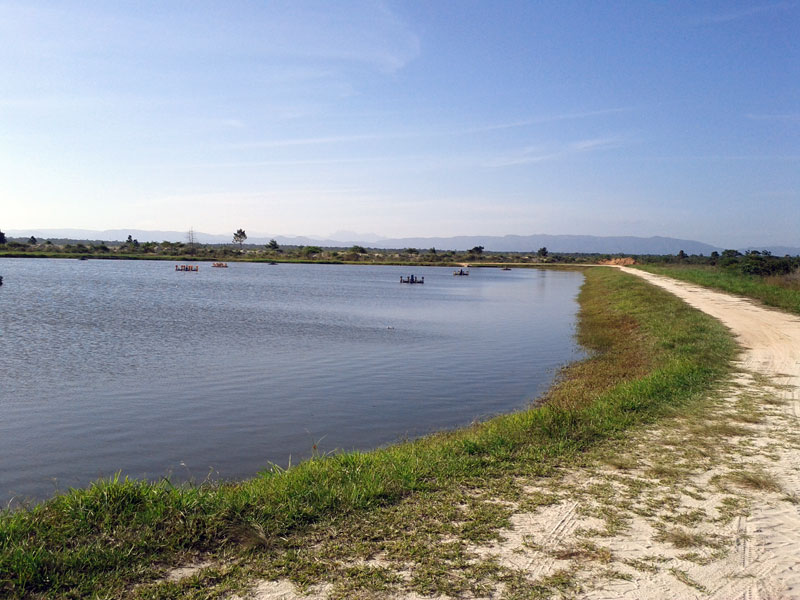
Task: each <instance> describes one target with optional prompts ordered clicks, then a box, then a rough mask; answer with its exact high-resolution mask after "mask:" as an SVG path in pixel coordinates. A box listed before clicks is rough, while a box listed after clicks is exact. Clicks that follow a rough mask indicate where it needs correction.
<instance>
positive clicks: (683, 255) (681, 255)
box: [678, 250, 687, 260]
mask: <svg viewBox="0 0 800 600" xmlns="http://www.w3.org/2000/svg"><path fill="white" fill-rule="evenodd" d="M686 257H687V255H686V252H684V251H683V250H681V251H679V252H678V260H686Z"/></svg>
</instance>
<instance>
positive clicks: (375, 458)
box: [0, 269, 735, 598]
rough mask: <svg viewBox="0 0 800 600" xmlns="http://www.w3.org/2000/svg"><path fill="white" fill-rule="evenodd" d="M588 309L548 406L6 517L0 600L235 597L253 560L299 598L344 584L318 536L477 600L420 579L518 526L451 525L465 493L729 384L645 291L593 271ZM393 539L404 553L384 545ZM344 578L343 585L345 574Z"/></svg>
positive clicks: (665, 298)
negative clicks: (389, 442) (200, 563)
mask: <svg viewBox="0 0 800 600" xmlns="http://www.w3.org/2000/svg"><path fill="white" fill-rule="evenodd" d="M580 304H581V310H580V326H579V339H580V341H581V342H582V343H583V344H584V345H585V346H587V347H588V348H591V349H592V350H593V351H594V355H593V356H592V357H591V358H590V359H588V360H585V361H582V362H580V363H576V364H574V365H572V366H570V367H568V368H566V369H565V370H564V372H563V374H562V377H561V378H560V380H559V382H558V383H557V384H556V385H554V386H553V388H552V389H551V390H550V392H549V393H548V394H547V395H546V397H545V400H546V404H545V405H544V406H542V407H540V408H537V409H531V410H526V411H523V412H518V413H514V414H510V415H505V416H501V417H497V418H495V419H492V420H490V421H488V422H486V423H483V424H477V425H474V426H471V427H468V428H465V429H462V430H458V431H454V432H445V433H441V434H436V435H432V436H429V437H426V438H423V439H420V440H416V441H413V442H408V443H404V444H398V445H395V446H391V447H388V448H384V449H380V450H377V451H373V452H366V453H362V452H353V453H346V454H338V455H332V456H326V457H319V458H315V459H312V460H309V461H307V462H305V463H302V464H300V465H297V466H295V467H292V468H291V469H289V470H287V471H284V470H281V469H278V468H273V469H269V470H267V471H265V472H263V473H261V474H259V475H258V476H256V477H254V478H252V479H250V480H247V481H243V482H239V483H233V484H224V485H212V484H204V485H201V486H199V487H188V486H181V487H174V486H172V485H171V484H170V483H169V482H166V481H162V482H158V483H147V482H141V481H129V480H125V479H120V478H116V479H113V480H110V481H99V482H96V483H95V484H93V485H92V486H90V487H89V488H87V489H79V490H72V491H70V492H68V493H65V494H62V495H59V496H56V497H55V498H52V499H51V500H49V501H47V502H44V503H42V504H40V505H37V506H33V507H30V508H26V509H21V510H15V511H5V512H2V513H0V596H3V597H10V598H22V597H31V596H38V597H46V598H68V597H82V596H94V595H96V596H100V597H109V598H122V597H130V596H131V595H132V594H131V590H132V589H137V590H145V591H140V592H137V594H138V595H139V596H140V597H171V598H172V597H195V596H192V595H191V594H193V593H195V594H196V593H197V590H196V589H195V590H194V592H192V591H187V589H186V588H187V586H188V584H187V585H176V584H161V583H158V581H157V580H158V578H159V576H160V575H159V569H158V568H157V567H158V566H159V565H171V564H178V563H180V562H182V561H185V560H187V557H192V556H198V555H203V556H206V557H209V556H210V557H212V559H216V560H217V561H218V562H219V563H220V564H226V565H234V566H233V567H230V568H228V567H226V569H227V570H225V572H224V573H222V571H220V572H219V573H217V572H216V571H214V570H211V571H210V572H211V575H209V577H210V578H211V579H209V580H208V581H206V582H205V583H204V584H203V585H204V586H206V587H207V590H206V596H202V594H201V596H198V597H210V596H209V595H210V594H211V592H210V591H208V590H210V589H211V587H212V586H216V587H214V589H218V588H219V589H228V588H225V586H226V585H230V586H232V587H235V586H236V585H237V584H236V581H239V580H240V579H241V578H242V577H243V575H242V574H241V573H240V572H239V571H241V569H239V567H236V565H237V564H239V563H237V561H244V562H245V563H246V562H247V561H252V560H255V558H254V557H262V556H263V557H267V556H269V557H271V558H270V559H269V561H271V562H269V563H268V564H267V566H264V565H263V564H262V566H261V567H259V568H260V571H259V572H260V573H262V574H263V573H266V574H268V575H269V576H273V577H277V576H280V577H289V578H290V579H292V580H293V581H295V582H297V583H299V584H301V585H305V584H306V583H310V582H313V581H315V580H318V579H319V578H321V577H323V576H325V577H335V576H337V572H336V570H335V568H333V567H330V566H327V565H326V563H323V562H320V561H318V560H311V559H304V558H303V557H304V556H305V555H304V554H303V551H302V549H303V548H308V547H310V546H309V544H308V543H307V542H308V540H307V539H306V538H304V536H309V535H311V533H309V532H312V533H313V535H315V536H317V537H318V541H317V543H318V545H324V544H323V543H322V542H319V539H323V540H327V541H326V542H325V543H327V544H330V545H331V547H332V550H331V552H334V553H335V552H338V553H350V554H355V555H357V556H359V555H362V554H363V556H364V557H369V556H371V555H372V554H373V553H374V552H375V548H376V547H377V548H380V549H382V551H384V552H386V553H387V554H390V555H391V556H393V557H394V558H395V559H396V560H399V561H401V562H403V561H407V562H411V563H414V564H417V565H418V570H417V571H415V575H414V577H415V578H416V579H414V581H418V584H417V585H418V589H420V590H439V591H442V592H443V591H447V590H450V591H453V592H455V591H458V590H463V589H471V588H470V586H471V585H474V584H472V583H469V582H468V581H467V579H459V580H455V579H453V577H455V575H453V573H454V571H453V570H452V569H439V571H436V570H435V569H434V570H431V571H429V572H427V575H426V574H425V573H426V571H425V569H424V568H423V566H424V565H428V568H429V569H430V568H432V567H433V566H435V565H437V564H441V563H440V562H438V561H440V560H442V556H444V555H441V553H443V552H445V551H446V552H449V553H450V554H448V555H447V556H446V557H445V559H447V560H453V561H455V562H454V564H462V565H463V569H462V571H463V573H467V572H468V571H469V572H470V573H472V572H473V571H475V569H474V568H473V569H472V570H471V571H470V570H469V569H468V568H467V566H468V563H467V562H466V561H464V559H463V558H461V559H460V560H461V562H460V563H458V560H457V556H458V552H459V551H460V550H459V548H460V547H461V546H460V545H459V544H462V543H463V542H458V543H455V542H454V545H453V547H452V548H451V547H449V546H447V545H446V544H445V545H442V544H438V545H437V544H434V545H431V544H430V543H425V540H426V539H428V538H427V537H426V536H429V535H431V536H432V535H434V532H438V533H437V535H439V534H441V532H444V533H445V534H447V535H454V536H456V539H457V540H484V539H491V538H492V536H493V535H496V534H495V533H494V532H495V531H496V530H497V528H498V527H501V526H503V525H504V524H506V523H507V517H508V514H509V513H508V510H507V509H505V508H503V507H500V506H498V507H496V508H494V509H491V508H489V509H487V507H486V506H484V505H482V504H479V503H475V504H474V506H465V507H463V508H459V509H458V510H459V511H462V512H464V514H466V513H469V519H467V518H465V516H464V514H461V513H459V512H458V511H456V510H455V508H454V502H453V501H452V498H453V497H455V496H454V494H455V491H456V490H460V489H464V488H474V489H475V490H483V491H484V492H485V493H487V494H491V492H492V489H495V490H501V489H502V490H504V492H507V493H510V494H513V493H514V490H513V486H514V483H513V481H514V479H515V478H516V477H520V476H530V475H532V474H542V473H547V472H548V471H549V470H552V469H554V468H558V467H560V466H564V465H568V464H579V463H580V460H581V456H582V454H583V453H584V452H585V451H586V450H588V449H590V448H592V447H593V446H594V445H595V444H596V443H597V442H601V441H604V440H609V439H613V438H615V437H618V436H621V435H623V434H624V433H625V431H626V430H627V429H628V428H630V427H634V426H637V425H641V424H644V423H649V422H652V421H653V420H655V419H657V418H659V417H661V416H664V415H667V414H675V413H676V412H681V411H682V410H685V409H688V407H690V406H691V404H692V403H693V402H694V401H698V400H699V399H700V398H701V397H702V396H703V394H704V393H706V392H707V391H708V390H709V389H710V388H711V386H713V385H714V384H715V383H716V382H717V381H719V379H720V378H721V377H723V376H724V375H725V374H726V373H727V372H728V371H729V368H730V367H729V364H730V360H731V359H732V357H733V355H734V353H735V346H734V343H733V342H732V340H731V338H730V337H729V335H728V334H727V333H726V331H725V330H724V329H723V328H722V327H721V326H720V325H719V324H717V323H716V322H715V321H713V320H711V319H710V318H708V317H706V316H704V315H702V314H701V313H699V312H697V311H694V310H692V309H690V308H689V307H688V306H687V305H686V304H684V303H683V302H681V301H679V300H677V299H676V298H674V297H673V296H670V295H669V294H666V293H665V292H663V291H661V290H659V289H657V288H655V287H653V286H650V285H648V284H646V283H645V282H643V281H641V280H639V278H636V277H632V276H629V275H626V274H623V273H620V272H618V271H617V270H615V269H589V270H587V271H586V283H585V284H584V287H583V289H582V292H581V295H580ZM532 343H535V340H532ZM531 368H536V366H535V365H533V364H532V365H531ZM437 511H438V512H437ZM431 513H436V514H431ZM462 521H463V522H462ZM367 524H368V525H369V527H367ZM320 528H321V529H322V530H323V531H322V532H320ZM426 528H429V529H426ZM426 531H427V532H428V533H426ZM347 532H350V533H349V534H348V533H347ZM398 532H399V533H398ZM409 532H413V534H414V535H413V536H412V535H411V533H409ZM395 535H396V536H398V541H396V542H392V543H390V542H387V541H381V540H388V539H390V538H391V537H392V536H395ZM414 536H417V537H414ZM420 536H421V537H420ZM431 539H433V538H431ZM420 540H421V541H420ZM337 544H338V545H339V546H340V547H338V548H335V546H336V545H337ZM436 552H439V553H440V554H435V553H436ZM432 553H434V554H432ZM450 555H452V556H454V557H456V558H448V557H449V556H450ZM265 560H266V559H265ZM265 564H266V563H265ZM331 564H332V563H331ZM154 565H155V566H156V567H155V568H154ZM162 572H163V571H162ZM492 572H494V570H493V569H489V568H488V567H487V569H486V573H492ZM359 576H360V577H362V576H363V577H371V578H373V579H374V581H373V585H374V586H377V587H378V588H380V589H383V588H382V587H381V586H387V585H390V584H391V582H390V581H389V580H387V579H386V578H385V577H384V575H383V574H381V573H380V572H379V571H375V570H372V571H370V570H369V569H367V570H363V571H362V572H361V574H360V575H359ZM485 576H487V577H488V576H489V575H488V574H487V575H485ZM237 577H238V578H239V580H237ZM338 577H339V578H340V583H341V585H346V582H347V580H348V577H349V576H348V575H347V570H346V569H340V571H339V574H338ZM463 577H467V575H463ZM470 577H473V575H470ZM226 578H227V579H226ZM412 579H413V578H412ZM147 586H153V587H152V589H150V588H148V587H147ZM220 586H222V587H220ZM189 587H190V586H189ZM156 589H157V591H156ZM147 590H150V591H147ZM220 593H221V592H220ZM342 596H343V597H347V593H346V592H344V591H343V592H342Z"/></svg>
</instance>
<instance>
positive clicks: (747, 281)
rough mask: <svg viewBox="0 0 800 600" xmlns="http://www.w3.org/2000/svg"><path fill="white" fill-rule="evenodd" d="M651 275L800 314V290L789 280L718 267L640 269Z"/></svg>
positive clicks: (794, 282) (651, 266) (643, 267)
mask: <svg viewBox="0 0 800 600" xmlns="http://www.w3.org/2000/svg"><path fill="white" fill-rule="evenodd" d="M638 268H640V269H642V270H644V271H648V272H649V273H657V274H659V275H666V276H668V277H674V278H675V279H680V280H682V281H688V282H689V283H695V284H697V285H702V286H705V287H708V288H712V289H716V290H722V291H723V292H728V293H730V294H737V295H739V296H745V297H747V298H753V299H754V300H758V301H760V302H763V303H764V304H766V305H767V306H774V307H775V308H780V309H781V310H785V311H788V312H792V313H795V314H800V288H799V287H798V285H797V282H796V281H793V280H791V279H790V278H787V277H779V276H774V277H761V276H758V275H745V274H742V273H737V272H735V271H730V270H726V269H720V268H715V267H684V266H653V265H646V266H640V267H638Z"/></svg>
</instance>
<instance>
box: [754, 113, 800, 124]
mask: <svg viewBox="0 0 800 600" xmlns="http://www.w3.org/2000/svg"><path fill="white" fill-rule="evenodd" d="M745 117H747V118H748V119H751V120H753V121H780V122H784V123H800V112H796V113H772V114H766V113H762V114H753V113H749V114H746V115H745Z"/></svg>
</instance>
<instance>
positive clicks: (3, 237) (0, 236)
mask: <svg viewBox="0 0 800 600" xmlns="http://www.w3.org/2000/svg"><path fill="white" fill-rule="evenodd" d="M6 242H7V240H6V234H5V233H3V232H2V231H0V244H5V243H6Z"/></svg>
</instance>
